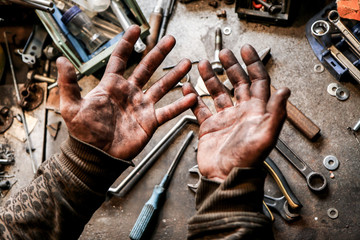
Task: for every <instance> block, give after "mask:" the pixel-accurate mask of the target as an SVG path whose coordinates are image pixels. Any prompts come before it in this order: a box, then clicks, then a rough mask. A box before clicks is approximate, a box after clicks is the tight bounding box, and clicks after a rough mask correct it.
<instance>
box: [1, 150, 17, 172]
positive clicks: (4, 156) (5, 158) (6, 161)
mask: <svg viewBox="0 0 360 240" xmlns="http://www.w3.org/2000/svg"><path fill="white" fill-rule="evenodd" d="M14 163H15V155H14V151H13V150H12V149H11V148H10V145H8V144H0V165H10V164H14ZM1 177H2V176H0V178H1Z"/></svg>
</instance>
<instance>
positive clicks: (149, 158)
mask: <svg viewBox="0 0 360 240" xmlns="http://www.w3.org/2000/svg"><path fill="white" fill-rule="evenodd" d="M187 123H196V124H197V123H198V122H197V120H196V117H194V116H190V115H185V116H184V117H182V118H181V119H180V121H178V122H177V123H176V124H175V125H174V127H173V128H171V130H170V131H169V132H168V133H167V134H166V135H165V136H164V137H163V138H162V139H161V140H160V142H159V143H158V144H157V145H156V146H155V147H154V148H153V149H152V150H151V151H150V152H149V153H148V154H147V155H146V156H145V158H144V159H143V160H142V161H141V162H140V163H139V164H138V165H137V166H136V167H135V168H134V170H132V171H131V173H130V174H129V175H128V176H127V177H126V178H125V179H124V180H123V181H122V182H121V183H120V184H119V185H118V186H117V187H111V188H109V190H108V193H109V194H112V195H119V193H120V191H121V190H122V189H124V188H125V186H126V185H127V184H128V183H129V182H130V181H131V180H132V179H133V178H134V177H135V176H137V175H138V172H139V171H140V170H142V169H144V170H146V167H144V166H145V165H146V164H147V163H149V164H150V163H151V162H153V161H155V160H156V159H157V158H158V157H159V156H160V155H161V153H162V152H164V151H165V149H166V148H167V146H169V145H170V143H171V141H172V140H173V139H174V138H175V136H176V134H177V133H178V132H180V131H181V129H182V128H184V127H185V125H186V124H187ZM149 164H147V166H149Z"/></svg>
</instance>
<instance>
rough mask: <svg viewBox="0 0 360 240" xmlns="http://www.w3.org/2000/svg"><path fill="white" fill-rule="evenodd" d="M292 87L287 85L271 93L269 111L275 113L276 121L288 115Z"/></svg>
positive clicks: (267, 108)
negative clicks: (288, 101) (287, 107)
mask: <svg viewBox="0 0 360 240" xmlns="http://www.w3.org/2000/svg"><path fill="white" fill-rule="evenodd" d="M290 94H291V92H290V89H289V88H287V87H284V88H280V89H279V90H277V91H276V92H275V93H274V94H272V95H271V97H270V99H269V102H268V104H267V107H266V110H267V112H269V113H271V114H272V115H273V118H274V119H275V121H279V120H281V119H282V118H285V116H286V103H287V100H288V98H289V97H290Z"/></svg>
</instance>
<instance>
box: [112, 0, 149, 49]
mask: <svg viewBox="0 0 360 240" xmlns="http://www.w3.org/2000/svg"><path fill="white" fill-rule="evenodd" d="M120 4H121V2H120V1H119V2H116V1H114V0H112V1H111V5H110V6H111V9H112V11H113V12H114V14H115V16H116V17H117V19H118V20H119V22H120V25H121V26H122V28H123V29H124V30H125V31H126V30H127V29H128V28H129V27H130V26H131V24H132V23H131V21H130V19H129V18H128V16H127V15H126V13H125V11H124V10H123V7H122V6H121V5H120ZM145 48H146V45H145V44H144V43H143V41H142V40H141V39H140V38H139V39H138V40H137V41H136V43H135V46H134V50H135V52H138V53H141V52H143V51H144V50H145Z"/></svg>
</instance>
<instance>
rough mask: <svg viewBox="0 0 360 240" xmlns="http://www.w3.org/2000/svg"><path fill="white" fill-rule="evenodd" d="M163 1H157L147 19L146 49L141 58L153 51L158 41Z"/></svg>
mask: <svg viewBox="0 0 360 240" xmlns="http://www.w3.org/2000/svg"><path fill="white" fill-rule="evenodd" d="M162 3H163V0H158V1H157V3H156V6H155V8H154V10H153V11H152V13H151V14H150V18H149V26H150V34H149V36H147V38H146V49H145V51H144V53H143V56H146V54H147V53H148V52H150V51H151V49H153V48H154V47H155V45H156V43H157V41H158V37H159V31H160V27H161V21H162V18H163V13H164V9H163V8H162Z"/></svg>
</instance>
